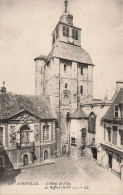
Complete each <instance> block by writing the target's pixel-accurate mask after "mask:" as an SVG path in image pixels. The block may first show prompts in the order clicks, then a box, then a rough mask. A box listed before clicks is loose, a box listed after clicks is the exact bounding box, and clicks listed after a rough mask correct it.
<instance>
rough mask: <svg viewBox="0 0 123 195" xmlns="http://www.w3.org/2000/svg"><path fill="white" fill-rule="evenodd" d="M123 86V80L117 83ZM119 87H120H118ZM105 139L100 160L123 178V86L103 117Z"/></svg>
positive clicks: (101, 146) (100, 152)
mask: <svg viewBox="0 0 123 195" xmlns="http://www.w3.org/2000/svg"><path fill="white" fill-rule="evenodd" d="M119 84H120V86H121V84H122V87H123V82H117V85H119ZM117 89H118V88H117ZM102 127H103V131H102V133H103V140H102V141H101V142H100V147H99V154H98V162H99V163H100V164H101V165H102V166H103V167H106V168H107V169H109V170H111V171H113V172H115V173H116V174H117V175H119V176H120V177H121V179H123V88H120V89H119V90H118V91H116V93H115V95H114V97H113V101H112V104H111V106H110V107H109V109H108V111H107V112H106V113H105V115H104V116H103V118H102Z"/></svg>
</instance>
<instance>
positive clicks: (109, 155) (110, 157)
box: [108, 154, 112, 169]
mask: <svg viewBox="0 0 123 195" xmlns="http://www.w3.org/2000/svg"><path fill="white" fill-rule="evenodd" d="M108 157H109V168H111V169H112V155H111V154H108Z"/></svg>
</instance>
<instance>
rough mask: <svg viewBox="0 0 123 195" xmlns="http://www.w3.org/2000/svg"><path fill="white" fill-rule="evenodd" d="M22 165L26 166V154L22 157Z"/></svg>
mask: <svg viewBox="0 0 123 195" xmlns="http://www.w3.org/2000/svg"><path fill="white" fill-rule="evenodd" d="M23 165H24V166H27V165H28V155H27V154H25V155H24V157H23Z"/></svg>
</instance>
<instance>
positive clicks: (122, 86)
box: [116, 81, 123, 92]
mask: <svg viewBox="0 0 123 195" xmlns="http://www.w3.org/2000/svg"><path fill="white" fill-rule="evenodd" d="M120 88H123V81H116V92H118V91H119V90H120Z"/></svg>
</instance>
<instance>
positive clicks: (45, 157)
mask: <svg viewBox="0 0 123 195" xmlns="http://www.w3.org/2000/svg"><path fill="white" fill-rule="evenodd" d="M46 159H48V151H47V150H45V151H44V160H46Z"/></svg>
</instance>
